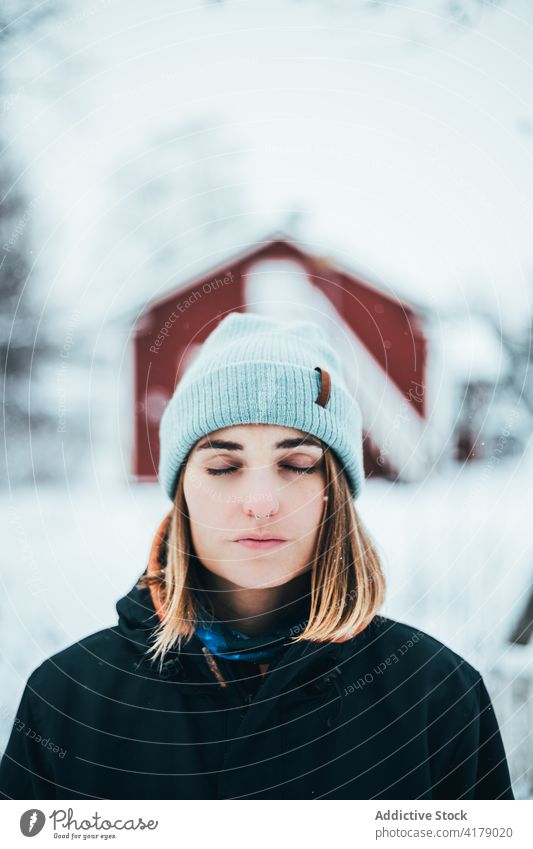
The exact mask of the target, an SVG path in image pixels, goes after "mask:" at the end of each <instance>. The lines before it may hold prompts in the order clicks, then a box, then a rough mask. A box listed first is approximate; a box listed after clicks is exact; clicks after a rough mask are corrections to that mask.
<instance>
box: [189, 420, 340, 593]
mask: <svg viewBox="0 0 533 849" xmlns="http://www.w3.org/2000/svg"><path fill="white" fill-rule="evenodd" d="M184 493H185V500H186V502H187V507H188V511H189V517H190V526H191V535H192V541H193V545H194V549H195V553H196V555H197V556H198V557H199V559H200V561H201V562H202V563H203V565H204V566H205V568H206V569H208V570H209V571H210V572H212V573H214V574H215V575H218V576H220V577H221V578H224V579H226V580H228V581H231V582H232V583H233V584H236V585H237V586H239V587H243V588H248V589H252V588H257V589H261V588H267V587H276V586H280V585H281V584H285V583H287V582H288V581H291V580H292V579H293V578H295V577H296V576H297V575H299V574H301V573H303V572H306V571H307V570H308V569H309V568H310V566H311V561H312V558H313V556H314V553H315V546H316V542H317V537H318V532H319V523H320V520H321V518H322V514H323V509H324V496H325V476H324V459H323V450H322V447H321V444H320V441H319V440H318V439H316V438H315V437H311V436H308V435H307V434H305V433H302V431H299V430H293V429H292V428H288V427H281V426H278V425H265V424H249V425H238V426H235V427H227V428H223V429H221V430H217V431H213V432H212V433H210V434H209V435H208V436H206V437H203V438H202V439H200V440H199V441H198V442H197V443H196V445H195V446H194V448H193V449H192V451H191V453H190V455H189V459H188V461H187V465H186V468H185V472H184ZM267 513H270V517H269V518H266V514H267ZM256 515H257V516H259V518H256ZM251 536H256V537H257V536H261V537H262V538H263V540H264V541H262V542H261V541H259V542H258V541H255V542H246V541H239V540H243V539H244V540H246V538H250V537H251ZM273 538H277V540H278V542H272V541H271V542H268V540H272V539H273ZM280 540H281V541H280Z"/></svg>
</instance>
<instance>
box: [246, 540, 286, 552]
mask: <svg viewBox="0 0 533 849" xmlns="http://www.w3.org/2000/svg"><path fill="white" fill-rule="evenodd" d="M234 542H236V543H237V544H238V545H244V546H245V548H252V549H255V550H256V551H268V550H269V549H271V548H277V547H278V546H280V545H283V544H284V543H286V542H287V540H286V539H250V538H249V539H246V538H243V539H236V540H234Z"/></svg>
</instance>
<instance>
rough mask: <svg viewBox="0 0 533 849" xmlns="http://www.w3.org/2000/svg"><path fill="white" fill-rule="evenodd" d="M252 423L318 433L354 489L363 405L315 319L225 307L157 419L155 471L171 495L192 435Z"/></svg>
mask: <svg viewBox="0 0 533 849" xmlns="http://www.w3.org/2000/svg"><path fill="white" fill-rule="evenodd" d="M253 423H255V424H273V425H284V426H285V427H290V428H295V429H296V430H301V431H303V432H304V433H309V434H312V435H313V436H316V437H318V438H319V439H321V440H323V441H324V442H325V443H326V444H327V445H329V446H330V448H331V449H332V450H333V451H334V453H335V454H336V455H337V457H338V459H339V460H340V461H341V463H342V464H343V466H344V471H345V473H346V475H347V478H348V482H349V485H350V488H351V491H352V493H353V496H354V498H357V497H358V496H359V494H360V492H361V490H362V486H363V481H364V469H363V447H362V420H361V411H360V409H359V405H358V404H357V402H356V401H355V399H354V398H353V396H352V395H351V394H350V392H349V391H348V389H347V387H346V384H345V381H344V379H343V377H342V373H341V368H340V363H339V360H338V357H337V354H336V352H335V351H334V350H333V348H332V347H331V346H330V345H329V343H328V342H327V340H326V338H325V336H324V333H323V331H322V329H321V327H320V326H319V325H318V324H315V323H314V322H312V321H296V320H295V321H287V322H281V321H276V320H275V319H272V318H269V317H267V316H263V315H259V314H256V313H249V312H248V313H240V312H231V313H229V315H227V316H226V317H225V318H224V319H223V320H222V321H221V322H220V323H219V324H218V326H217V327H216V328H215V329H214V330H213V331H212V333H211V334H210V335H209V337H208V338H207V339H206V341H205V342H204V344H203V345H202V347H201V348H200V350H199V353H198V354H197V356H196V358H195V359H194V360H193V361H192V363H191V365H190V366H189V367H188V368H187V370H186V371H185V374H184V375H183V377H182V378H181V380H180V382H179V384H178V386H177V387H176V390H175V392H174V395H173V396H172V398H171V399H170V401H169V403H168V405H167V407H166V409H165V411H164V413H163V417H162V419H161V425H160V431H159V436H160V461H159V478H160V482H161V485H162V486H163V488H164V490H165V492H166V493H167V495H168V496H169V498H170V499H171V500H173V498H174V495H175V492H176V485H177V479H178V475H179V471H180V467H181V465H182V464H183V463H184V462H185V461H186V460H187V456H188V454H189V451H190V449H191V448H192V447H193V445H194V444H195V443H196V442H197V440H198V439H200V438H201V437H203V436H206V435H207V434H209V433H211V432H212V431H214V430H219V429H221V428H224V427H231V426H232V425H241V424H253Z"/></svg>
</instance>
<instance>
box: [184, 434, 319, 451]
mask: <svg viewBox="0 0 533 849" xmlns="http://www.w3.org/2000/svg"><path fill="white" fill-rule="evenodd" d="M301 445H310V446H311V447H313V448H322V445H321V444H320V442H319V441H318V439H315V438H314V437H313V436H304V437H300V436H297V437H295V438H293V439H282V440H281V442H276V444H275V445H274V448H275V449H279V448H299V447H300V446H301ZM210 448H218V449H219V450H220V451H244V445H241V444H240V443H239V442H231V441H230V440H227V439H208V440H206V441H205V442H201V443H200V445H198V446H197V447H196V451H205V450H206V449H207V450H209V449H210Z"/></svg>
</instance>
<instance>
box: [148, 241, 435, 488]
mask: <svg viewBox="0 0 533 849" xmlns="http://www.w3.org/2000/svg"><path fill="white" fill-rule="evenodd" d="M234 310H236V311H241V312H245V311H253V312H263V313H264V312H269V313H270V314H274V315H277V316H279V317H284V318H307V319H311V320H314V321H316V322H318V323H320V324H321V325H322V326H323V327H324V330H325V331H326V333H327V335H328V337H329V339H330V341H331V343H332V344H333V345H334V347H335V348H336V349H337V351H338V353H339V355H340V359H341V362H342V363H343V364H345V376H346V380H347V382H348V384H349V386H350V388H351V389H352V391H353V392H354V393H355V395H356V397H357V400H358V402H359V404H360V406H361V410H362V414H363V428H364V459H365V472H366V475H367V477H369V476H372V475H384V476H387V477H389V478H395V479H396V478H399V479H406V480H407V479H416V478H418V477H420V476H421V475H423V474H425V473H426V472H427V469H428V464H429V462H430V461H431V459H430V457H429V452H428V451H427V450H424V447H423V445H424V441H423V439H422V436H423V433H424V430H425V427H424V426H425V424H426V421H425V416H426V393H425V377H426V375H425V371H426V347H427V341H426V336H425V334H424V332H423V326H422V320H421V319H422V316H421V310H420V308H415V307H413V305H412V304H407V303H405V302H404V301H403V300H401V301H400V300H398V298H396V297H395V296H393V295H391V294H389V293H387V292H385V291H383V289H382V288H379V287H378V286H376V285H375V284H373V283H370V282H369V281H368V280H366V279H363V278H362V276H361V275H359V274H356V273H354V272H352V271H350V270H349V269H347V268H346V267H344V266H343V265H341V264H339V263H338V262H336V261H333V260H329V259H325V258H324V257H321V256H316V255H313V254H312V253H310V252H309V251H308V250H306V249H305V247H304V246H303V245H302V244H300V243H299V242H297V241H296V240H294V239H293V238H291V237H288V236H287V235H284V234H283V233H275V234H273V235H271V236H268V237H267V238H265V239H262V240H261V241H259V242H255V243H254V244H253V245H251V246H247V248H246V249H245V250H242V251H240V252H236V253H234V254H233V255H232V256H228V257H226V258H225V259H223V260H221V261H218V262H216V263H213V265H212V267H210V268H207V269H204V270H203V271H202V272H201V273H198V274H194V275H192V276H191V277H190V278H189V279H187V280H185V281H184V282H182V283H180V284H179V285H176V286H175V287H174V288H173V289H172V291H170V292H169V293H167V294H165V296H164V297H162V298H160V299H158V300H156V301H154V302H153V303H152V304H151V305H150V307H149V308H148V310H146V312H145V313H144V314H143V316H142V317H141V319H140V320H139V321H138V322H137V324H136V327H135V334H134V384H135V385H134V392H135V423H134V458H133V472H134V475H135V477H136V478H137V479H139V480H150V481H151V480H155V478H156V473H157V467H158V460H159V444H158V429H159V421H160V418H161V415H162V412H163V409H164V407H165V405H166V403H167V402H168V400H169V398H170V397H171V395H172V393H173V391H174V388H175V386H176V385H177V383H178V382H179V380H180V378H181V376H182V374H183V372H184V370H185V369H186V367H187V364H188V362H189V361H190V359H191V358H192V357H194V355H195V353H196V351H197V350H198V348H199V347H200V346H201V345H202V343H203V342H204V340H205V339H206V337H207V336H208V335H209V334H210V333H211V331H212V330H213V329H214V327H215V326H216V325H217V324H218V322H219V321H220V320H221V319H222V318H223V317H224V316H225V315H227V313H229V312H231V311H234Z"/></svg>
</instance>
